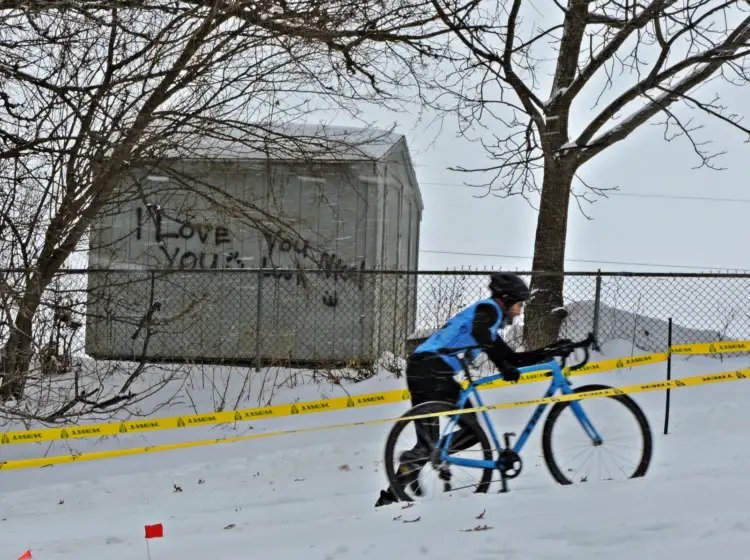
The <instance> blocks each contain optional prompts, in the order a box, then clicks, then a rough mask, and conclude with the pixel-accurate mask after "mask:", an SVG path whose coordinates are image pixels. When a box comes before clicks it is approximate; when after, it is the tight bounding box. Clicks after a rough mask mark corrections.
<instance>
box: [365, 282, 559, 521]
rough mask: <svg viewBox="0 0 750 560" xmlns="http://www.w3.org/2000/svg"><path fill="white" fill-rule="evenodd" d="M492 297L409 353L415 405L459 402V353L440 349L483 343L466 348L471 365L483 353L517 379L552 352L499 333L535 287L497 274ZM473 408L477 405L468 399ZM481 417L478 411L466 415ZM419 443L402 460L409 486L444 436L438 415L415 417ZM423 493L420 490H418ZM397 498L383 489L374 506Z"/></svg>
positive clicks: (465, 444)
mask: <svg viewBox="0 0 750 560" xmlns="http://www.w3.org/2000/svg"><path fill="white" fill-rule="evenodd" d="M489 289H490V294H491V295H490V297H489V298H487V299H482V300H480V301H477V302H475V303H474V304H472V305H470V306H469V307H467V308H466V309H464V310H462V311H460V312H459V313H458V314H457V315H455V316H454V317H452V318H451V319H450V320H448V322H447V323H446V324H445V325H443V326H442V327H441V328H440V329H439V330H437V331H436V332H434V333H433V334H432V335H431V336H430V337H429V338H428V339H427V340H425V341H424V342H423V343H422V344H421V345H420V346H418V347H417V348H416V350H415V351H414V353H413V354H412V355H411V356H409V358H408V360H407V366H406V384H407V387H408V388H409V392H410V393H411V402H412V405H413V406H416V405H418V404H420V403H423V402H426V401H447V402H450V403H455V402H457V401H458V397H459V393H460V391H461V385H460V384H459V383H458V382H457V381H456V380H455V379H454V377H455V376H456V374H458V373H459V372H461V371H462V369H461V363H460V361H459V360H458V358H456V356H455V355H440V354H438V350H439V349H440V348H460V347H466V346H474V345H481V346H482V347H483V348H482V350H479V349H477V350H472V351H470V352H466V358H467V360H468V361H469V363H472V362H473V361H474V360H475V359H476V357H477V356H478V355H479V354H480V353H481V352H482V351H484V352H485V353H486V354H487V356H488V357H489V359H490V360H491V361H492V362H493V364H494V365H495V367H497V369H498V370H499V371H500V372H501V373H502V375H503V379H505V380H506V381H517V380H518V377H519V372H518V369H517V368H519V367H523V366H525V365H532V364H535V363H541V362H542V361H544V359H545V358H546V356H547V354H546V353H545V352H544V349H542V350H535V351H530V352H514V351H513V350H512V349H511V348H510V347H509V346H508V345H507V344H506V343H505V341H504V340H503V339H502V338H501V337H500V336H499V333H498V330H499V329H500V328H501V327H504V326H507V325H510V324H511V323H512V321H513V319H514V318H515V317H517V316H518V315H519V314H520V313H521V310H522V308H523V305H524V303H525V302H526V301H528V300H529V299H530V298H531V291H530V290H529V287H528V286H527V285H526V283H525V282H524V281H523V280H522V279H521V278H520V277H519V276H518V275H516V274H513V273H512V272H497V273H494V274H492V275H491V276H490V284H489ZM469 406H473V405H472V404H471V403H469ZM464 416H470V417H471V419H473V420H476V416H475V414H473V413H469V414H466V415H464ZM415 428H416V430H417V444H416V445H415V447H414V448H412V449H410V450H408V451H405V452H404V453H402V454H401V457H400V458H399V462H400V466H399V476H400V477H403V478H402V480H403V481H404V483H405V484H411V485H412V488H414V487H415V486H417V485H416V480H417V477H418V476H419V470H420V469H421V468H422V466H424V465H425V464H426V463H427V461H428V457H429V450H430V449H431V448H434V446H435V444H436V443H437V440H438V437H439V419H438V418H426V419H423V420H417V421H415ZM467 435H468V434H464V435H463V437H462V434H461V431H459V432H458V433H456V434H455V435H454V437H453V440H452V442H455V443H454V444H453V445H452V446H451V448H452V449H455V450H456V451H460V450H463V449H468V448H470V447H472V446H473V445H475V444H476V443H478V442H477V441H475V440H474V439H473V438H472V437H471V436H468V437H467ZM415 491H416V492H417V493H419V489H418V488H415ZM396 501H398V499H397V498H396V496H395V494H394V493H393V491H392V490H391V489H390V488H388V489H387V490H381V491H380V497H379V498H378V500H377V502H376V503H375V507H378V506H382V505H386V504H390V503H393V502H396Z"/></svg>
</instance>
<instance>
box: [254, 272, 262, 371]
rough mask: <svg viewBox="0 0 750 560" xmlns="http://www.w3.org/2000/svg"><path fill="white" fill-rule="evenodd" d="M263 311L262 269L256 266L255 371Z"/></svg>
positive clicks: (257, 367) (259, 347)
mask: <svg viewBox="0 0 750 560" xmlns="http://www.w3.org/2000/svg"><path fill="white" fill-rule="evenodd" d="M262 313H263V269H262V268H258V301H257V303H256V309H255V371H260V352H261V345H260V325H261V315H262Z"/></svg>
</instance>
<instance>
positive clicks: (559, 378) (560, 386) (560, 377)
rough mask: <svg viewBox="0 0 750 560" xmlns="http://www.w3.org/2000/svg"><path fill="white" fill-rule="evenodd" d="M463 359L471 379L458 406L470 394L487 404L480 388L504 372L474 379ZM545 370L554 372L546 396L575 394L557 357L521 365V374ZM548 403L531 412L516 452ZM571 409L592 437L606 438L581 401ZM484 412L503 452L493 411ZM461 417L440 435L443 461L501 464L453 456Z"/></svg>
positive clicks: (597, 440) (483, 465) (489, 466)
mask: <svg viewBox="0 0 750 560" xmlns="http://www.w3.org/2000/svg"><path fill="white" fill-rule="evenodd" d="M459 359H460V361H461V364H462V366H463V369H464V372H465V373H466V376H467V379H468V381H469V386H468V387H467V388H466V389H464V390H462V391H461V393H460V395H459V398H458V403H457V405H456V408H457V409H463V408H464V405H465V404H466V402H467V401H468V400H469V397H473V399H474V402H475V404H476V406H477V407H482V406H484V404H483V402H482V399H481V397H480V395H479V391H478V390H477V387H480V386H482V385H486V384H488V383H492V382H493V381H497V380H500V379H502V378H503V376H502V374H496V375H492V376H489V377H485V378H483V379H478V380H472V378H471V375H470V373H469V369H468V366H467V364H466V360H465V358H463V357H461V358H459ZM545 370H550V371H551V373H550V374H549V375H550V377H551V380H550V384H549V387H548V388H547V391H546V392H545V393H544V397H545V398H547V397H551V396H553V395H554V394H555V393H556V392H557V391H558V390H559V391H560V392H561V393H562V394H563V395H570V394H572V393H573V389H571V386H570V382H569V381H568V379H567V377H566V376H565V374H563V371H562V369H561V368H560V364H559V363H558V362H557V360H552V361H549V362H544V363H541V364H536V365H533V366H526V367H522V368H518V371H519V372H520V373H521V375H523V374H525V373H532V372H538V371H545ZM547 405H548V403H542V404H540V405H538V406H537V407H536V409H535V410H534V413H533V414H532V415H531V418H530V419H529V421H528V423H527V424H526V427H525V428H524V429H523V432H522V433H521V435H520V437H519V438H518V439H517V440H516V442H515V444H514V445H513V447H512V450H513V451H514V452H515V453H517V454H519V455H520V453H521V450H522V449H523V447H524V445H525V444H526V442H527V441H528V439H529V436H530V435H531V433H532V432H533V431H534V428H535V427H536V425H537V423H538V422H539V419H540V418H541V416H542V414H543V413H544V411H545V410H546V408H547ZM570 408H571V409H572V410H573V413H574V414H575V416H576V418H577V419H578V421H579V422H580V423H581V425H582V426H583V429H584V430H585V431H586V433H587V434H588V435H589V437H591V438H592V440H593V441H594V442H595V443H596V444H599V443H601V441H602V438H601V436H600V435H599V433H598V432H597V431H596V428H594V426H593V424H592V423H591V421H590V420H589V418H588V416H586V413H585V412H584V411H583V408H582V407H581V403H580V401H570ZM481 414H482V418H484V421H485V423H486V424H487V428H488V429H489V432H490V437H491V438H492V440H493V442H494V444H495V449H497V450H498V451H499V452H500V453H502V452H503V446H502V445H501V443H500V440H499V439H498V437H497V433H496V432H495V428H494V426H493V425H492V422H491V421H490V417H489V414H488V413H487V411H486V410H483V411H481ZM459 417H460V415H456V416H452V417H451V420H450V422H449V423H448V427H447V428H446V430H445V432H444V433H443V434H441V435H440V440H439V441H438V448H439V449H440V459H441V460H442V461H445V462H446V463H450V464H453V465H458V466H462V467H473V468H477V469H496V468H498V466H499V465H498V462H497V461H495V460H493V461H486V460H481V459H463V458H461V457H451V456H450V455H448V451H447V449H450V442H451V439H452V438H453V435H454V433H455V432H454V431H453V426H455V425H456V424H457V423H458V420H459ZM446 433H447V434H448V435H447V436H446V435H445V434H446Z"/></svg>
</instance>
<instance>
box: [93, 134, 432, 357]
mask: <svg viewBox="0 0 750 560" xmlns="http://www.w3.org/2000/svg"><path fill="white" fill-rule="evenodd" d="M287 130H288V129H287ZM288 134H289V135H288V137H285V138H283V139H281V140H278V141H274V142H273V143H269V144H268V147H267V149H265V150H264V151H258V150H257V149H250V148H248V147H247V145H246V144H245V143H240V142H238V141H237V140H236V139H234V140H226V141H224V142H216V141H212V142H211V143H208V142H204V143H202V142H198V143H197V144H198V145H197V147H195V148H194V149H192V150H191V153H190V154H189V155H187V156H186V155H184V154H180V155H179V156H176V157H174V158H170V159H167V160H161V162H160V163H159V164H158V166H156V165H155V166H154V167H152V168H147V167H145V166H144V167H142V168H136V169H133V170H131V180H130V181H129V182H128V183H127V184H123V185H122V187H121V189H120V190H119V191H118V194H117V196H116V199H115V200H114V201H113V202H112V204H110V205H109V206H108V208H107V210H106V211H105V212H103V213H102V215H101V216H100V217H99V219H98V221H97V223H96V224H95V226H94V227H93V228H92V235H91V244H90V250H89V267H90V273H89V292H90V295H89V308H88V313H89V318H88V320H87V322H86V352H87V354H89V355H91V356H93V357H96V358H104V359H107V358H109V359H137V358H138V357H139V356H144V357H146V358H147V359H164V360H178V361H181V360H201V361H206V362H240V363H243V362H249V363H252V362H253V361H255V360H256V358H258V357H260V358H261V361H262V362H263V363H268V362H282V363H289V362H301V363H308V364H309V363H331V362H337V363H345V362H350V361H352V360H356V361H361V362H364V363H369V362H372V361H373V360H375V359H377V358H378V357H379V355H380V354H381V353H382V352H384V351H389V352H396V353H400V352H402V351H403V347H404V341H405V338H406V336H407V334H408V333H410V332H411V331H412V330H413V329H414V319H415V308H416V277H415V276H414V275H397V274H391V275H387V276H381V275H372V274H359V273H358V271H360V270H365V269H366V270H371V269H389V270H404V271H406V270H416V269H417V263H418V260H417V254H418V253H417V252H418V246H419V227H420V221H421V216H422V210H423V205H422V198H421V194H420V190H419V187H418V185H417V181H416V176H415V174H414V170H413V167H412V162H411V159H410V156H409V151H408V148H407V145H406V141H405V139H404V137H403V136H402V135H399V134H393V133H387V132H384V131H378V130H369V129H345V128H340V127H331V128H326V129H319V128H318V127H298V128H295V129H293V130H292V131H291V132H289V133H288ZM313 144H314V148H312V147H311V145H313ZM264 152H265V153H264ZM277 216H283V218H284V224H280V223H279V222H278V220H277V219H276V217H277ZM259 268H262V269H266V271H265V272H264V273H259V272H258V269H259ZM316 268H323V269H324V270H327V272H325V273H320V272H312V271H310V270H305V269H316ZM271 269H287V271H285V272H279V271H273V270H271ZM288 269H294V271H291V272H290V271H289V270H288ZM342 269H343V270H342ZM334 270H335V271H336V272H334ZM149 309H151V314H150V315H149ZM147 317H150V319H149V320H148V321H147V320H146V318H147ZM139 325H140V326H139ZM144 325H150V327H149V329H145V328H144ZM147 333H148V336H147ZM147 339H148V340H147ZM146 342H147V344H145V343H146Z"/></svg>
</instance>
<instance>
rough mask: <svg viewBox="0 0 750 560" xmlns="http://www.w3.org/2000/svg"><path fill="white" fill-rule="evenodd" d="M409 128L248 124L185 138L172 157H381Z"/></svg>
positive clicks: (291, 158)
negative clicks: (395, 129)
mask: <svg viewBox="0 0 750 560" xmlns="http://www.w3.org/2000/svg"><path fill="white" fill-rule="evenodd" d="M405 141H406V140H405V138H404V135H403V134H397V133H395V132H392V131H387V130H381V129H377V128H356V127H346V126H329V125H315V124H284V125H275V126H271V125H266V124H243V125H240V126H233V127H227V128H226V129H225V130H212V131H211V134H210V136H206V135H204V134H196V135H194V136H189V137H188V138H187V139H181V140H180V142H179V147H175V148H173V149H171V150H169V151H168V153H167V154H165V155H166V156H167V158H177V159H193V158H196V159H204V158H205V159H224V160H226V159H230V160H234V159H243V160H259V159H262V160H266V161H267V160H269V159H270V160H285V161H295V160H308V161H309V160H319V161H336V160H341V161H350V162H351V161H380V160H383V159H384V158H386V157H387V156H388V154H389V153H390V152H391V151H392V150H393V149H394V148H395V147H396V146H397V145H398V144H399V142H405Z"/></svg>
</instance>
